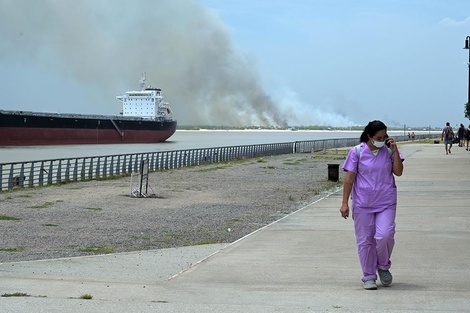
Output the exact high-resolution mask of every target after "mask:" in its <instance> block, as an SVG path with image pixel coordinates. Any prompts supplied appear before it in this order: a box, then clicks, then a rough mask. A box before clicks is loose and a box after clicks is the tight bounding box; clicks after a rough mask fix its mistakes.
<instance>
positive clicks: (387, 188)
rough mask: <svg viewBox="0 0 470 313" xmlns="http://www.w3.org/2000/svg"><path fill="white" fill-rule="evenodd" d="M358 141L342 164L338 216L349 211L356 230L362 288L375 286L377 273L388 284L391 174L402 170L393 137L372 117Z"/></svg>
mask: <svg viewBox="0 0 470 313" xmlns="http://www.w3.org/2000/svg"><path fill="white" fill-rule="evenodd" d="M360 142H361V143H360V144H359V145H357V146H355V147H353V148H351V150H350V151H349V153H348V156H347V158H346V160H345V162H344V164H343V170H344V171H346V177H345V180H344V186H343V202H342V205H341V208H340V212H341V216H342V217H343V218H344V219H347V218H348V217H349V214H350V209H349V198H350V196H351V194H352V210H351V211H352V218H353V220H354V229H355V234H356V243H357V249H358V254H359V261H360V263H361V267H362V273H363V277H362V281H363V283H364V289H368V290H375V289H377V284H376V280H377V273H378V276H379V278H380V281H381V283H382V285H383V286H390V284H391V283H392V274H391V273H390V270H389V269H390V267H391V265H392V263H391V261H390V258H391V255H392V251H393V247H394V245H395V216H396V207H397V187H396V184H395V177H394V175H396V176H401V175H402V173H403V161H404V157H403V155H402V154H401V153H400V151H399V150H398V148H397V144H396V142H395V140H394V139H393V138H391V137H388V135H387V126H386V125H385V124H384V123H383V122H381V121H377V120H376V121H372V122H369V124H368V125H367V126H366V127H365V129H364V131H363V133H362V135H361V137H360Z"/></svg>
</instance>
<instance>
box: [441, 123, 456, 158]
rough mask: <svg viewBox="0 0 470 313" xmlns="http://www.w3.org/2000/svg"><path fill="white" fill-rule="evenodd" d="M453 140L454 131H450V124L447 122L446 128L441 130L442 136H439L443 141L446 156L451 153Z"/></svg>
mask: <svg viewBox="0 0 470 313" xmlns="http://www.w3.org/2000/svg"><path fill="white" fill-rule="evenodd" d="M453 140H454V130H453V129H452V126H450V123H449V122H447V123H446V126H445V127H444V128H443V129H442V134H441V141H444V145H445V149H446V154H449V153H452V152H451V151H450V149H452V142H453Z"/></svg>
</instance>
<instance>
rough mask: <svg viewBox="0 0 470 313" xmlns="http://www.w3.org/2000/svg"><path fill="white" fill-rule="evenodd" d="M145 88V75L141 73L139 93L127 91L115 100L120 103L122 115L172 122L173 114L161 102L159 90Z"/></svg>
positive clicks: (167, 105)
mask: <svg viewBox="0 0 470 313" xmlns="http://www.w3.org/2000/svg"><path fill="white" fill-rule="evenodd" d="M145 86H146V75H145V73H142V77H141V78H140V88H141V90H139V91H127V92H126V94H125V95H123V96H117V97H116V99H118V100H119V101H121V102H122V115H123V116H129V117H141V118H145V119H152V120H161V121H168V120H173V113H172V111H171V108H170V105H169V103H168V102H164V101H163V94H162V90H161V89H160V88H152V87H151V86H147V87H145Z"/></svg>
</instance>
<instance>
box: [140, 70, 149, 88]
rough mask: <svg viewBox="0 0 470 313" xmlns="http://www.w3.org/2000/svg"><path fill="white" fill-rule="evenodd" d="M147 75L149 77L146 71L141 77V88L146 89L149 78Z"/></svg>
mask: <svg viewBox="0 0 470 313" xmlns="http://www.w3.org/2000/svg"><path fill="white" fill-rule="evenodd" d="M146 77H147V75H146V74H145V72H142V76H141V77H140V80H139V83H140V90H144V89H145V80H146V79H147V78H146Z"/></svg>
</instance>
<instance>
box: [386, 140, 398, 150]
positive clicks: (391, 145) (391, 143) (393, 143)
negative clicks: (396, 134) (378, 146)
mask: <svg viewBox="0 0 470 313" xmlns="http://www.w3.org/2000/svg"><path fill="white" fill-rule="evenodd" d="M386 142H387V143H388V147H389V148H390V149H392V151H393V152H395V151H397V150H398V147H397V143H396V141H395V139H393V137H388V138H387V139H386Z"/></svg>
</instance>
